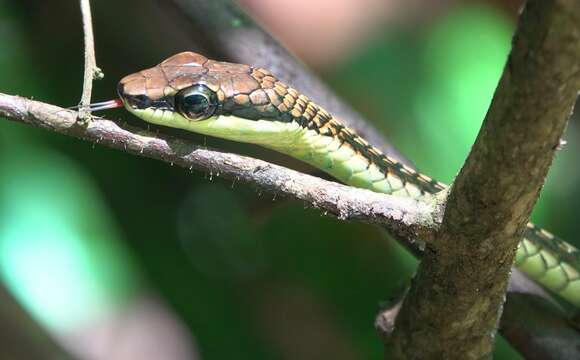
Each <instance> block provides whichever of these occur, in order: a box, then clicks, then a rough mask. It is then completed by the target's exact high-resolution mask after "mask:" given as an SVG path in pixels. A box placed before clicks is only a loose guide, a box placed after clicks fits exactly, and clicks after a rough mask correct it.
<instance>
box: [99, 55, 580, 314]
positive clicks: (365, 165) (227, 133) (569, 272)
mask: <svg viewBox="0 0 580 360" xmlns="http://www.w3.org/2000/svg"><path fill="white" fill-rule="evenodd" d="M117 92H118V95H119V97H120V99H121V101H119V100H113V101H112V102H108V103H109V104H113V105H107V106H105V107H101V109H102V108H111V107H117V106H121V105H124V106H125V108H126V109H127V110H128V111H129V112H131V113H133V114H134V115H136V116H137V117H139V118H141V119H142V120H144V121H146V122H149V123H153V124H157V125H162V126H169V127H173V128H179V129H184V130H187V131H191V132H195V133H199V134H204V135H209V136H215V137H220V138H224V139H228V140H233V141H238V142H245V143H253V144H257V145H260V146H264V147H267V148H270V149H273V150H276V151H279V152H281V153H284V154H288V155H290V156H293V157H295V158H297V159H300V160H302V161H305V162H307V163H309V164H311V165H313V166H315V167H317V168H319V169H321V170H323V171H325V172H327V173H328V174H330V175H331V176H333V177H334V178H336V179H337V180H339V181H341V182H343V183H345V184H348V185H351V186H355V187H360V188H365V189H369V190H372V191H375V192H380V193H385V194H392V195H400V196H410V197H413V198H421V197H423V196H425V195H427V194H433V193H436V192H438V191H441V190H443V189H445V188H446V185H445V184H443V183H440V182H438V181H435V180H433V179H431V178H430V177H428V176H425V175H423V174H420V173H418V172H416V171H414V170H413V169H411V168H409V167H407V166H405V165H404V164H401V163H400V162H398V161H396V160H394V159H392V158H390V157H389V156H387V155H385V154H383V153H382V152H381V151H380V150H378V149H377V148H375V147H373V146H372V145H370V144H369V143H368V142H367V141H366V140H364V139H363V138H362V137H360V136H358V135H357V134H356V133H355V132H354V131H352V130H350V129H349V128H347V127H346V126H344V125H343V124H342V123H341V122H340V121H339V120H338V119H336V118H334V117H333V116H332V115H331V114H329V113H328V112H327V111H326V110H324V109H323V108H322V107H320V106H318V105H317V104H315V103H314V102H312V101H311V100H310V99H309V98H308V97H306V96H305V95H303V94H301V93H300V92H298V91H297V90H295V89H293V88H292V87H289V86H287V85H286V84H284V83H282V82H281V81H279V80H278V79H277V78H276V77H275V76H274V75H273V74H272V73H270V72H269V71H268V70H265V69H260V68H255V67H252V66H249V65H243V64H234V63H227V62H220V61H214V60H210V59H207V58H206V57H204V56H203V55H200V54H196V53H193V52H183V53H179V54H177V55H174V56H172V57H170V58H168V59H167V60H165V61H163V62H162V63H160V64H158V65H157V66H155V67H152V68H150V69H146V70H142V71H139V72H137V73H134V74H131V75H128V76H126V77H125V78H123V79H122V80H121V81H120V82H119V85H118V88H117ZM121 102H122V104H121ZM103 104H107V103H103ZM515 265H516V266H517V267H518V268H519V269H521V270H522V271H523V272H525V273H526V274H527V275H528V276H530V277H531V278H533V279H534V280H535V281H537V282H539V283H540V284H542V285H543V286H544V287H546V288H547V289H549V290H551V291H553V292H555V293H557V294H559V295H560V296H561V297H562V298H564V299H566V300H567V301H568V302H570V303H572V304H573V305H575V306H580V255H579V252H578V250H577V249H576V248H574V247H573V246H572V245H570V244H568V243H566V242H564V241H563V240H561V239H558V238H557V237H555V236H554V235H552V234H550V233H549V232H547V231H545V230H543V229H541V228H539V227H537V226H535V225H533V224H531V223H529V224H528V226H527V229H526V232H525V237H524V239H523V240H522V241H521V242H520V244H519V246H518V249H517V254H516V259H515Z"/></svg>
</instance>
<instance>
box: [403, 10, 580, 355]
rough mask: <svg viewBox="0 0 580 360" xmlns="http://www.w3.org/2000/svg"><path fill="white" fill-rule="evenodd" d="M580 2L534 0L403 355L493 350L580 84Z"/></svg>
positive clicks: (409, 313)
mask: <svg viewBox="0 0 580 360" xmlns="http://www.w3.org/2000/svg"><path fill="white" fill-rule="evenodd" d="M579 59H580V2H578V1H577V0H531V1H528V4H527V6H526V8H525V10H524V12H523V14H522V15H521V18H520V21H519V25H518V28H517V31H516V34H515V37H514V43H513V49H512V52H511V54H510V57H509V60H508V63H507V65H506V68H505V69H504V73H503V76H502V78H501V81H500V84H499V86H498V89H497V91H496V93H495V96H494V99H493V101H492V104H491V107H490V110H489V112H488V114H487V116H486V118H485V121H484V124H483V126H482V129H481V131H480V133H479V135H478V138H477V140H476V143H475V145H474V147H473V149H472V151H471V153H470V154H469V157H468V159H467V160H466V162H465V165H464V166H463V168H462V170H461V172H460V174H459V176H458V177H457V179H456V181H455V182H454V184H453V187H452V189H451V192H450V194H449V197H448V200H447V204H446V209H445V213H444V217H443V223H442V225H441V228H440V230H439V233H438V235H437V237H436V239H435V241H434V242H433V243H431V244H428V246H427V249H426V251H425V254H424V257H423V261H422V262H421V265H420V266H419V270H418V273H417V276H416V278H415V281H414V283H413V285H412V287H411V289H410V291H409V294H408V296H407V298H406V299H405V301H404V303H403V306H402V309H401V312H400V314H399V316H398V318H397V321H396V329H395V332H394V334H393V343H394V345H395V353H396V355H397V356H398V357H399V358H422V359H429V358H437V359H440V358H445V359H453V358H462V359H465V358H474V359H475V358H477V359H479V358H482V357H489V356H491V352H492V350H493V339H494V337H493V336H492V335H493V334H494V333H495V330H496V327H497V324H498V321H499V317H500V315H501V307H502V304H503V301H504V299H505V292H506V288H507V284H508V278H509V273H510V268H511V265H512V264H513V259H514V255H515V249H516V248H517V244H518V242H519V241H520V239H521V238H522V235H523V233H524V230H525V226H526V223H527V221H528V219H529V216H530V213H531V210H532V208H533V206H534V204H535V202H536V200H537V198H538V195H539V192H540V190H541V187H542V185H543V183H544V179H545V176H546V174H547V172H548V169H549V166H550V164H551V162H552V159H553V157H554V154H555V152H556V150H557V149H558V148H559V146H560V138H561V136H562V134H563V132H564V130H565V127H566V124H567V121H568V118H569V116H570V114H571V110H572V108H573V105H574V102H575V100H576V97H577V96H578V89H580V61H579Z"/></svg>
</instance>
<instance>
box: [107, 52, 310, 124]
mask: <svg viewBox="0 0 580 360" xmlns="http://www.w3.org/2000/svg"><path fill="white" fill-rule="evenodd" d="M117 91H118V94H119V97H120V98H121V99H122V100H123V102H124V104H125V106H126V107H127V108H128V109H129V110H130V111H133V112H136V113H137V115H139V114H138V112H140V111H144V110H147V109H149V110H148V111H153V110H155V111H173V112H177V113H179V114H181V115H183V117H184V118H187V119H189V120H191V121H200V120H204V119H207V118H209V117H211V116H220V115H226V116H229V115H233V116H236V117H239V118H244V119H248V120H258V119H263V120H268V119H269V120H276V121H292V120H294V117H293V116H292V115H291V110H293V107H294V105H295V103H296V101H297V98H298V94H296V92H295V91H294V90H292V91H293V92H294V94H291V93H289V91H288V87H287V86H286V85H284V84H282V83H281V82H280V81H278V79H276V78H275V77H274V76H272V74H271V73H270V72H268V71H267V70H263V69H256V68H253V67H250V66H248V65H242V64H232V63H226V62H218V61H213V60H208V59H207V58H206V57H204V56H202V55H199V54H196V53H193V52H183V53H180V54H177V55H174V56H172V57H170V58H169V59H167V60H165V61H163V62H162V63H161V64H159V65H157V66H155V67H153V68H150V69H146V70H143V71H140V72H137V73H134V74H131V75H129V76H126V77H125V78H123V79H122V80H121V81H120V82H119V85H118V88H117ZM294 95H296V96H294ZM204 99H205V100H204ZM203 104H207V105H208V107H209V109H207V111H205V112H203V115H204V116H193V117H192V116H190V115H191V114H190V111H189V110H190V109H189V107H190V105H194V106H196V109H197V111H198V113H199V110H201V107H202V105H203ZM302 110H304V109H302ZM295 114H296V112H295Z"/></svg>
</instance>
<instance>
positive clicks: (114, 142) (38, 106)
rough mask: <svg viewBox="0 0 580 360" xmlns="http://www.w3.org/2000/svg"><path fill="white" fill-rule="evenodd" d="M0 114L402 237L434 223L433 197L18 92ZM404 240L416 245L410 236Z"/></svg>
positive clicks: (2, 99)
mask: <svg viewBox="0 0 580 360" xmlns="http://www.w3.org/2000/svg"><path fill="white" fill-rule="evenodd" d="M0 116H5V117H7V118H9V119H11V120H14V121H20V122H24V123H27V124H30V125H33V126H36V127H41V128H44V129H48V130H51V131H55V132H58V133H61V134H65V135H69V136H74V137H76V138H81V139H85V140H88V141H91V142H95V143H99V144H102V145H105V146H108V147H112V148H115V149H120V150H123V151H126V152H128V153H131V154H135V155H139V156H144V157H148V158H152V159H157V160H162V161H165V162H167V163H171V164H176V165H180V166H182V167H184V168H188V169H196V170H200V171H203V172H209V173H213V174H216V175H219V176H222V177H224V178H227V179H232V180H235V181H240V182H243V183H248V184H251V185H254V186H256V187H259V188H260V189H262V190H264V191H269V192H272V193H275V194H279V195H283V196H287V197H290V198H293V199H298V200H302V201H304V202H306V203H308V204H309V205H310V206H312V207H315V208H318V209H321V210H323V211H324V212H326V213H329V214H333V215H336V216H337V217H339V218H340V219H343V220H363V221H365V222H369V223H374V224H379V225H382V226H385V227H387V228H388V229H389V231H391V232H392V233H393V234H395V235H396V236H399V237H401V238H404V239H418V238H421V239H422V240H423V241H425V239H428V238H429V237H430V236H429V234H430V233H431V232H432V229H433V228H434V227H435V224H436V221H435V220H434V214H435V212H434V209H435V206H434V205H433V204H434V202H433V203H430V202H426V201H420V200H414V199H411V198H406V197H397V196H390V195H384V194H378V193H375V192H372V191H369V190H364V189H358V188H353V187H350V186H345V185H341V184H339V183H335V182H332V181H327V180H324V179H321V178H317V177H314V176H311V175H307V174H303V173H300V172H297V171H294V170H290V169H287V168H285V167H282V166H278V165H274V164H271V163H267V162H265V161H262V160H257V159H253V158H249V157H245V156H240V155H236V154H231V153H226V152H221V151H217V150H211V149H208V148H202V147H200V146H198V145H196V144H193V143H191V142H189V141H186V140H182V139H178V138H175V137H171V136H167V135H162V134H153V133H152V132H148V131H145V130H142V129H136V128H130V127H127V128H122V127H120V126H119V125H118V124H116V123H114V122H113V121H110V120H107V119H103V118H94V119H93V120H92V121H91V122H90V123H89V124H87V125H86V126H82V125H80V124H78V123H77V122H76V116H77V113H76V112H74V111H71V110H67V109H63V108H60V107H56V106H53V105H49V104H45V103H41V102H38V101H33V100H28V99H25V98H22V97H18V96H11V95H6V94H0ZM408 245H409V246H411V247H413V246H416V244H414V243H413V242H411V243H410V244H408Z"/></svg>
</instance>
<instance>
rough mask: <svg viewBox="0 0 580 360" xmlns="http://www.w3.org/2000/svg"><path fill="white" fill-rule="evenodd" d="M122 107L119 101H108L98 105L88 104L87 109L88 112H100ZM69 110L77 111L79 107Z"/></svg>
mask: <svg viewBox="0 0 580 360" xmlns="http://www.w3.org/2000/svg"><path fill="white" fill-rule="evenodd" d="M120 107H123V101H122V100H121V99H115V100H109V101H102V102H98V103H93V104H89V106H88V108H89V111H91V112H93V111H101V110H108V109H116V108H120ZM69 109H71V110H78V109H79V106H78V105H77V106H73V107H70V108H69Z"/></svg>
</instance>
